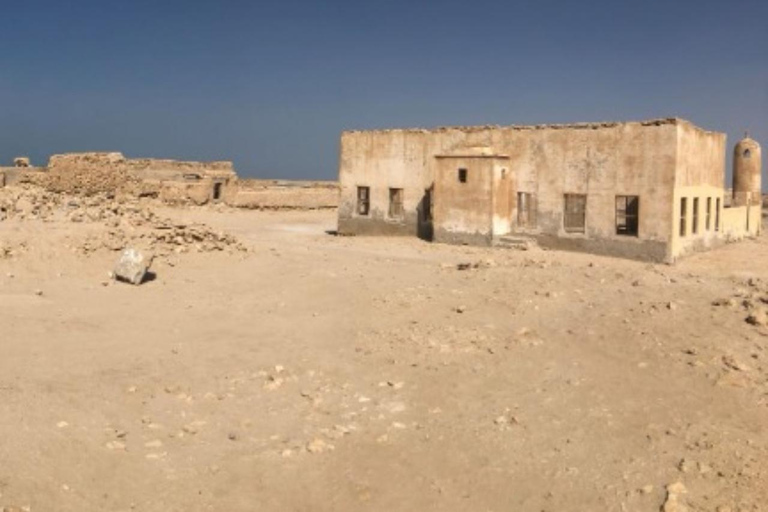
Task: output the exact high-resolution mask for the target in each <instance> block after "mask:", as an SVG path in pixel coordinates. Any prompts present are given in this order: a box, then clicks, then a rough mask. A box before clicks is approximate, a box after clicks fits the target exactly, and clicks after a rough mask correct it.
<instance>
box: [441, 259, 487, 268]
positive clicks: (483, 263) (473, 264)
mask: <svg viewBox="0 0 768 512" xmlns="http://www.w3.org/2000/svg"><path fill="white" fill-rule="evenodd" d="M495 266H496V262H495V261H493V260H490V259H487V260H482V261H474V262H464V263H458V264H456V267H455V268H456V270H478V269H481V268H492V267H495ZM447 268H451V265H447Z"/></svg>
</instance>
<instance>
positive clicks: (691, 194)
mask: <svg viewBox="0 0 768 512" xmlns="http://www.w3.org/2000/svg"><path fill="white" fill-rule="evenodd" d="M725 146H726V136H725V134H722V133H713V132H705V131H703V130H701V129H698V128H696V127H695V126H692V125H690V124H681V125H679V126H678V151H677V166H676V173H675V190H674V198H673V205H672V218H671V219H670V222H669V224H670V226H672V242H671V246H670V259H671V260H674V259H677V258H679V257H681V256H683V255H685V254H688V253H691V252H694V251H700V250H705V249H709V248H712V247H716V246H718V245H720V244H722V243H723V241H724V240H725V239H726V238H733V237H736V236H742V235H741V234H738V235H737V233H736V232H735V231H734V230H735V228H736V226H737V225H738V224H739V223H738V222H736V221H735V219H736V218H737V217H738V216H739V215H740V213H739V212H737V211H735V210H733V211H730V212H728V210H730V209H726V208H725V204H726V197H725V158H726V156H725V155H726V149H725ZM683 199H685V203H683ZM683 206H685V212H683ZM726 212H727V213H726ZM683 213H684V214H683ZM743 215H746V209H745V210H744V212H743ZM726 216H727V218H726ZM745 221H746V218H745ZM724 223H729V225H730V226H731V227H730V228H729V235H728V237H725V235H724V233H725V230H724V229H723V226H722V225H723V224H724Z"/></svg>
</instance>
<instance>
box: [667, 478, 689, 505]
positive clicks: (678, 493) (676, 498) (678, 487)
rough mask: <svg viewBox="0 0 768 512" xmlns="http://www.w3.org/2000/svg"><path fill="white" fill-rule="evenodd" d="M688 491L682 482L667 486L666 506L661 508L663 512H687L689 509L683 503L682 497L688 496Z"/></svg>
mask: <svg viewBox="0 0 768 512" xmlns="http://www.w3.org/2000/svg"><path fill="white" fill-rule="evenodd" d="M687 493H688V490H687V489H686V488H685V485H683V484H682V482H675V483H673V484H669V485H668V486H667V499H666V501H665V502H664V506H663V507H662V508H661V510H662V512H687V511H688V507H687V506H685V504H684V503H683V501H684V500H683V498H682V496H683V495H685V494H687Z"/></svg>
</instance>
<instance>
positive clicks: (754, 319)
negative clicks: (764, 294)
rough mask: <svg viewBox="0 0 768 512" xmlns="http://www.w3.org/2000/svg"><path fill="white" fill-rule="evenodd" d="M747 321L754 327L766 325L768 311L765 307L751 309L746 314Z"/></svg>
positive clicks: (767, 323) (767, 322)
mask: <svg viewBox="0 0 768 512" xmlns="http://www.w3.org/2000/svg"><path fill="white" fill-rule="evenodd" d="M747 323H748V324H751V325H754V326H756V327H762V326H765V325H768V311H766V308H764V307H760V308H755V309H752V311H751V312H750V313H749V315H747Z"/></svg>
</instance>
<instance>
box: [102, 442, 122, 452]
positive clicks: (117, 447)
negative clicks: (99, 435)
mask: <svg viewBox="0 0 768 512" xmlns="http://www.w3.org/2000/svg"><path fill="white" fill-rule="evenodd" d="M106 446H107V448H108V449H110V450H114V451H125V443H124V442H122V441H110V442H108V443H107V445H106Z"/></svg>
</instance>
